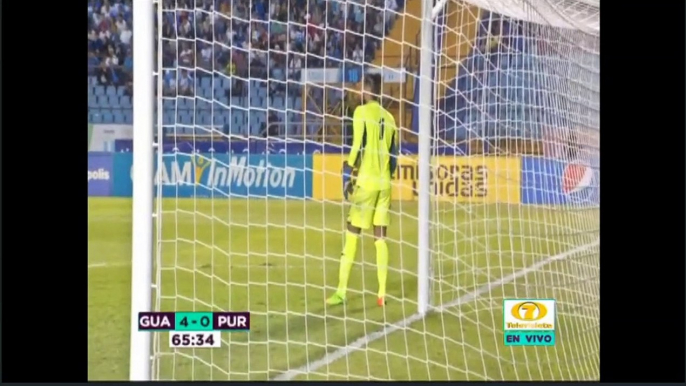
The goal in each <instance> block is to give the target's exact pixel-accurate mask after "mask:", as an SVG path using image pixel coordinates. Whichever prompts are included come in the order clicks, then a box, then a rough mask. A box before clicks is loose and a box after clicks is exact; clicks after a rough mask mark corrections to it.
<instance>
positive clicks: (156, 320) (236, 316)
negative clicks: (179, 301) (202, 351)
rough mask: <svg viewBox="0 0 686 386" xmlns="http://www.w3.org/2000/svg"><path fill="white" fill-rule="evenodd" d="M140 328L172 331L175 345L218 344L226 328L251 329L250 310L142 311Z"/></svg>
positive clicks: (204, 345)
mask: <svg viewBox="0 0 686 386" xmlns="http://www.w3.org/2000/svg"><path fill="white" fill-rule="evenodd" d="M138 331H142V332H160V331H168V332H169V347H171V348H183V347H188V348H217V347H221V342H222V339H221V333H222V331H250V313H249V312H139V313H138Z"/></svg>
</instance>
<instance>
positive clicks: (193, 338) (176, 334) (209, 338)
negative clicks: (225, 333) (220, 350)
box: [169, 331, 222, 348]
mask: <svg viewBox="0 0 686 386" xmlns="http://www.w3.org/2000/svg"><path fill="white" fill-rule="evenodd" d="M221 343H222V338H221V332H220V331H207V332H180V331H170V332H169V347H172V348H181V347H192V348H216V347H221Z"/></svg>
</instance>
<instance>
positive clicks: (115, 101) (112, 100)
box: [107, 95, 121, 109]
mask: <svg viewBox="0 0 686 386" xmlns="http://www.w3.org/2000/svg"><path fill="white" fill-rule="evenodd" d="M107 103H109V105H110V107H112V108H113V109H118V108H120V107H121V104H120V103H119V97H118V96H116V95H110V96H109V97H108V102H107Z"/></svg>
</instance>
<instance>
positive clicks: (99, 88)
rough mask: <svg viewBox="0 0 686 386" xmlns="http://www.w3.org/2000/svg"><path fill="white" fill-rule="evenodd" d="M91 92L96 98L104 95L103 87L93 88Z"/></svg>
mask: <svg viewBox="0 0 686 386" xmlns="http://www.w3.org/2000/svg"><path fill="white" fill-rule="evenodd" d="M93 92H94V94H95V95H96V96H100V95H105V87H103V86H95V88H94V89H93Z"/></svg>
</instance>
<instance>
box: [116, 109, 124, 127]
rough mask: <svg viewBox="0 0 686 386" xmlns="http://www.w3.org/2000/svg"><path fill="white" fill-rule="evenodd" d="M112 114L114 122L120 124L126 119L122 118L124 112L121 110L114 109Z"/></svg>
mask: <svg viewBox="0 0 686 386" xmlns="http://www.w3.org/2000/svg"><path fill="white" fill-rule="evenodd" d="M113 115H114V123H117V124H121V125H123V124H124V123H126V120H125V119H124V113H123V112H121V111H120V110H115V111H114V114H113Z"/></svg>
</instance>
